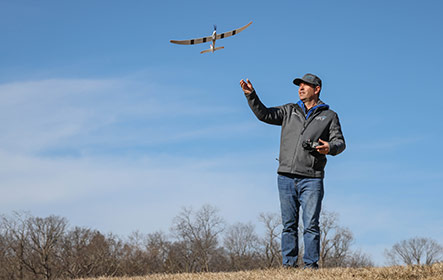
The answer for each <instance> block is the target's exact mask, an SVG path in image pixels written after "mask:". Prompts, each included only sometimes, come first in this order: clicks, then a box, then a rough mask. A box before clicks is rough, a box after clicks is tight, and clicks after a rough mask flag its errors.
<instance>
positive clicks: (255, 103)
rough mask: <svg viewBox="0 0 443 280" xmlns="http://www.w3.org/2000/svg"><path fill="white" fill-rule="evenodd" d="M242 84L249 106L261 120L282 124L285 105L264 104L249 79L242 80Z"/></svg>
mask: <svg viewBox="0 0 443 280" xmlns="http://www.w3.org/2000/svg"><path fill="white" fill-rule="evenodd" d="M240 86H241V88H242V90H243V92H244V94H245V96H246V99H248V104H249V107H250V108H251V110H252V112H254V114H255V116H256V117H257V118H258V119H259V120H261V121H263V122H265V123H269V124H274V125H282V122H283V117H284V114H285V113H284V108H283V107H271V108H268V107H266V106H265V105H263V103H262V102H261V101H260V99H259V98H258V96H257V93H256V92H255V90H254V87H253V86H252V83H251V81H249V79H246V81H244V80H241V81H240Z"/></svg>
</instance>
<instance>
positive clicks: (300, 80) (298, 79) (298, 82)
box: [293, 78, 306, 86]
mask: <svg viewBox="0 0 443 280" xmlns="http://www.w3.org/2000/svg"><path fill="white" fill-rule="evenodd" d="M302 82H305V81H303V80H302V79H300V78H297V79H294V81H293V83H294V85H297V86H299V85H300V83H302ZM305 83H306V82H305Z"/></svg>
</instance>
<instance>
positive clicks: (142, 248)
mask: <svg viewBox="0 0 443 280" xmlns="http://www.w3.org/2000/svg"><path fill="white" fill-rule="evenodd" d="M259 221H260V225H261V226H262V227H263V228H262V229H261V232H263V234H261V235H258V234H257V232H256V230H255V227H254V225H253V224H252V223H247V224H245V223H237V224H233V225H227V224H226V223H225V222H224V221H223V219H222V217H220V215H219V212H218V211H217V209H216V208H214V207H212V206H210V205H205V206H203V207H201V208H200V209H198V210H197V211H194V210H192V208H183V209H182V211H181V212H180V213H179V214H178V215H177V216H176V217H175V218H174V219H173V221H172V225H171V229H170V233H169V234H165V233H163V232H154V233H148V234H143V233H139V232H134V233H133V234H131V235H130V236H129V237H126V238H124V239H122V238H120V237H118V236H116V235H114V234H111V233H110V234H103V233H101V232H100V231H98V230H93V229H89V228H83V227H68V221H67V220H66V219H65V218H63V217H58V216H49V217H45V218H41V217H35V216H32V215H30V214H26V213H14V214H13V215H9V216H6V215H3V216H1V219H0V279H11V280H13V279H72V278H86V277H100V276H141V275H147V274H150V273H180V272H202V271H212V272H216V271H237V270H250V269H259V268H269V267H278V266H280V264H281V256H280V241H279V238H280V233H281V225H280V224H281V223H280V219H279V216H278V215H276V214H260V216H259ZM321 230H322V235H321V238H322V240H321V260H320V266H321V267H337V266H340V267H362V266H372V265H373V263H372V261H371V260H370V258H369V257H368V256H367V255H365V254H364V253H361V252H358V251H357V252H356V251H352V250H351V244H352V242H353V235H352V233H351V231H350V230H349V229H346V228H343V227H341V226H339V225H338V220H337V215H336V214H334V213H329V212H324V213H322V216H321ZM302 231H303V230H302V229H300V232H302ZM301 251H302V250H301ZM300 259H301V257H300Z"/></svg>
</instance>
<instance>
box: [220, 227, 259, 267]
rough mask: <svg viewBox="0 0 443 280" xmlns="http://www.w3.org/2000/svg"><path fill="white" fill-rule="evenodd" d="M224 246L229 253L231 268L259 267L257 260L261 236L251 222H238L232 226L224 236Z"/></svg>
mask: <svg viewBox="0 0 443 280" xmlns="http://www.w3.org/2000/svg"><path fill="white" fill-rule="evenodd" d="M224 247H225V249H226V251H227V253H228V255H229V260H230V266H231V269H234V270H244V269H252V268H257V267H258V266H257V262H256V261H255V259H256V257H257V254H258V248H259V238H258V236H257V234H256V233H255V229H254V226H253V225H252V224H251V223H248V224H243V223H236V224H234V225H232V226H230V227H229V228H228V230H227V232H226V235H225V238H224Z"/></svg>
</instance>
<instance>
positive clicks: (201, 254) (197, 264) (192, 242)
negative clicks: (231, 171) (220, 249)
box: [172, 205, 224, 272]
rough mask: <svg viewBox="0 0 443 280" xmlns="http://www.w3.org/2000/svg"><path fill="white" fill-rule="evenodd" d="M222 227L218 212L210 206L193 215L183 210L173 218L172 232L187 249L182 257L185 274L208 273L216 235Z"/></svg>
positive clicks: (215, 246)
mask: <svg viewBox="0 0 443 280" xmlns="http://www.w3.org/2000/svg"><path fill="white" fill-rule="evenodd" d="M223 227H224V222H223V219H222V218H221V217H219V216H218V210H217V209H216V208H214V207H213V206H210V205H204V206H203V207H202V208H201V209H200V210H198V211H197V212H195V213H194V212H193V211H192V208H183V210H182V211H181V213H180V214H179V215H178V216H177V217H175V218H174V220H173V226H172V231H173V233H174V234H175V236H176V237H177V239H178V240H179V241H181V242H182V245H184V246H186V247H185V248H186V249H187V250H185V251H184V253H185V255H184V256H183V257H184V258H185V259H187V263H186V268H185V270H186V271H187V272H195V271H209V263H210V261H211V256H212V254H213V253H214V252H215V250H216V249H217V245H218V235H219V234H220V233H221V232H222V231H223Z"/></svg>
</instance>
